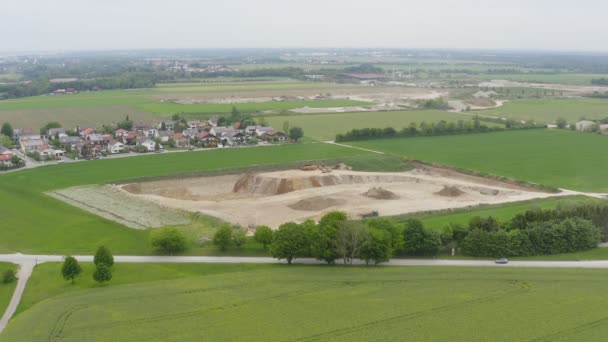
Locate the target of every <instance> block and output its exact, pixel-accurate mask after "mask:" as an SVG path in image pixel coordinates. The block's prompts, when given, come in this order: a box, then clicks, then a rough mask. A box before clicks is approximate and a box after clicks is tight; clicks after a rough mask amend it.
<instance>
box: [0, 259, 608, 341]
mask: <svg viewBox="0 0 608 342" xmlns="http://www.w3.org/2000/svg"><path fill="white" fill-rule="evenodd" d="M74 257H75V258H76V259H77V260H78V261H81V262H86V261H89V262H90V261H93V256H92V255H75V256H74ZM114 260H115V261H116V262H129V263H162V262H170V263H227V264H238V263H250V264H277V263H282V264H284V263H285V261H284V260H282V261H278V260H276V259H274V258H270V257H210V256H134V255H118V256H114ZM0 261H2V262H10V263H15V264H18V265H19V266H20V268H19V273H18V277H19V280H18V282H17V287H16V288H15V292H14V293H13V297H12V298H11V302H10V304H9V306H8V307H7V309H6V311H5V312H4V315H3V316H2V319H1V320H0V332H2V330H4V328H5V327H6V324H7V323H8V321H9V320H10V318H11V317H12V316H13V314H14V313H15V310H16V309H17V306H18V305H19V302H20V301H21V296H22V295H23V290H24V289H25V285H26V283H27V280H28V278H29V277H30V275H31V274H32V270H33V268H34V266H35V265H36V264H40V263H44V262H61V261H63V256H61V255H25V254H20V253H17V254H0ZM338 262H339V260H338ZM294 263H296V264H310V265H314V264H321V263H322V262H320V261H319V260H316V259H311V258H302V259H296V260H294ZM355 264H357V265H361V264H363V262H362V261H360V260H356V262H355ZM382 265H387V266H459V267H463V266H465V267H466V266H468V267H544V268H608V260H598V261H511V262H510V263H509V264H507V265H497V264H495V263H494V261H491V260H437V259H393V260H391V261H390V262H388V263H384V264H382Z"/></svg>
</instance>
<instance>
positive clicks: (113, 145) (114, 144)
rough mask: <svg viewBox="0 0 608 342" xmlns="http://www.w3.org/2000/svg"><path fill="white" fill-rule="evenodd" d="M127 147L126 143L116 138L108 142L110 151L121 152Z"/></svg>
mask: <svg viewBox="0 0 608 342" xmlns="http://www.w3.org/2000/svg"><path fill="white" fill-rule="evenodd" d="M124 149H125V144H123V143H121V142H120V141H116V140H112V141H110V142H108V145H107V150H108V153H112V154H114V153H120V152H122V151H124Z"/></svg>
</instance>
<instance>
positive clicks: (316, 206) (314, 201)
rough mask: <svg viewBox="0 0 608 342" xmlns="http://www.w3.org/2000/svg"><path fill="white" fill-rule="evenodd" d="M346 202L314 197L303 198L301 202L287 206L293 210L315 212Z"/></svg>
mask: <svg viewBox="0 0 608 342" xmlns="http://www.w3.org/2000/svg"><path fill="white" fill-rule="evenodd" d="M345 203H346V201H345V200H343V199H336V198H331V197H324V196H315V197H309V198H305V199H303V200H299V201H297V202H295V203H292V204H290V205H288V207H290V208H291V209H295V210H308V211H317V210H324V209H327V208H329V207H335V206H337V205H342V204H345Z"/></svg>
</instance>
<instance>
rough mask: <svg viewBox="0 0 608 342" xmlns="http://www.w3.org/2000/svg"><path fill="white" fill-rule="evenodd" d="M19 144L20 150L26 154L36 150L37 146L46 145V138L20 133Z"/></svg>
mask: <svg viewBox="0 0 608 342" xmlns="http://www.w3.org/2000/svg"><path fill="white" fill-rule="evenodd" d="M19 145H20V146H21V151H23V153H26V154H27V153H32V152H36V151H38V147H40V146H43V145H46V140H44V139H43V138H42V137H41V136H40V135H22V136H19Z"/></svg>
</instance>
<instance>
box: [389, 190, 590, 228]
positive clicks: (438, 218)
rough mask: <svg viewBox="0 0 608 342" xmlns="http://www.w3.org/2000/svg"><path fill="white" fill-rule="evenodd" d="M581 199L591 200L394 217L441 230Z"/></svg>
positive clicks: (555, 200) (546, 200)
mask: <svg viewBox="0 0 608 342" xmlns="http://www.w3.org/2000/svg"><path fill="white" fill-rule="evenodd" d="M583 200H592V199H591V198H589V197H585V196H565V197H553V198H544V199H538V200H530V201H522V202H513V203H504V204H495V205H487V206H482V207H479V208H474V209H472V210H468V209H466V210H456V211H454V212H450V213H441V214H418V215H417V214H414V215H407V216H403V217H399V216H398V217H395V219H396V220H397V221H404V220H405V219H406V218H409V217H417V218H419V219H420V220H422V222H424V225H425V227H427V228H430V229H433V230H437V231H441V230H442V229H443V228H444V227H446V226H447V225H448V224H450V223H454V224H460V225H463V226H467V225H468V224H469V221H470V220H471V218H473V217H475V216H479V217H488V216H492V217H493V218H495V219H496V220H498V221H500V222H504V221H508V220H510V219H511V218H513V217H514V216H515V215H517V214H521V213H523V212H525V211H526V210H529V209H532V208H535V209H536V208H538V209H551V208H555V207H557V206H558V205H559V204H560V203H562V204H566V203H570V202H579V201H583Z"/></svg>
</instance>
